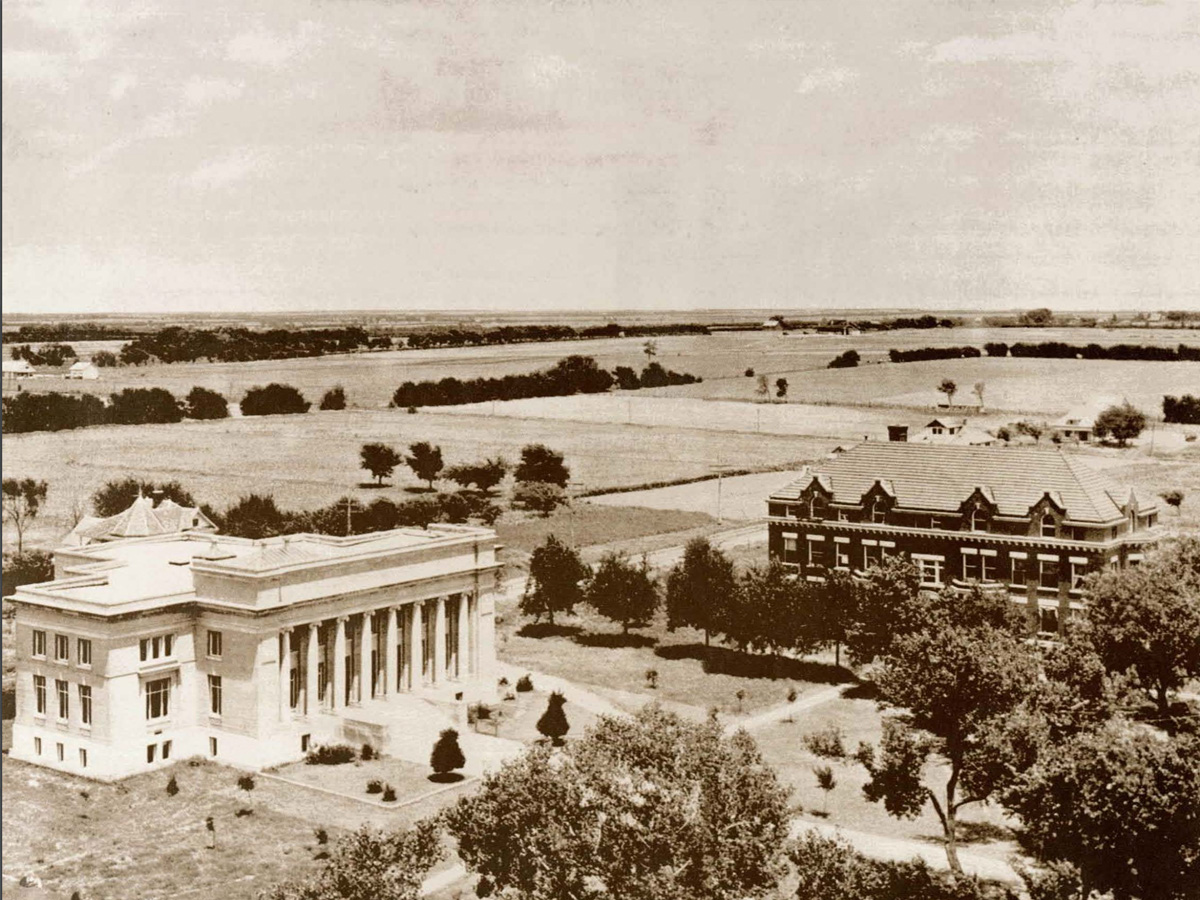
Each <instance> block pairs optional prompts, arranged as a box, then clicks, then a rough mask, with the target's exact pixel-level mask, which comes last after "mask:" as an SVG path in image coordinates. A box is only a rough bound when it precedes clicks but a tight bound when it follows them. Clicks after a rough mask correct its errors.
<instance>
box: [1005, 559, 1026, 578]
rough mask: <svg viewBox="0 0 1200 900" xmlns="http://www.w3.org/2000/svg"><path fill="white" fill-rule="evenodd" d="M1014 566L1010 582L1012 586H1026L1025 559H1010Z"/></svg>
mask: <svg viewBox="0 0 1200 900" xmlns="http://www.w3.org/2000/svg"><path fill="white" fill-rule="evenodd" d="M1009 562H1010V564H1011V566H1012V569H1011V573H1010V575H1009V579H1008V580H1009V581H1010V582H1011V583H1012V584H1025V577H1026V576H1025V557H1023V556H1021V557H1017V556H1013V557H1011V558H1010V559H1009Z"/></svg>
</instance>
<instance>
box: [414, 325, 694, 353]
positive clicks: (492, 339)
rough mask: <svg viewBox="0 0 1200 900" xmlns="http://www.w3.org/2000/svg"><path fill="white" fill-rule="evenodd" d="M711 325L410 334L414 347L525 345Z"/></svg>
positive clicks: (690, 329)
mask: <svg viewBox="0 0 1200 900" xmlns="http://www.w3.org/2000/svg"><path fill="white" fill-rule="evenodd" d="M709 333H710V331H709V326H707V325H699V324H695V323H691V324H679V325H618V324H616V323H615V322H610V323H609V324H607V325H592V326H588V327H586V328H573V327H571V326H570V325H504V326H501V327H499V328H489V329H487V330H486V331H478V330H475V329H464V328H438V329H433V330H430V331H419V332H412V333H409V334H406V335H405V336H404V339H405V341H406V345H407V347H408V348H409V349H410V350H427V349H431V348H435V347H473V346H484V345H488V344H524V343H532V342H538V341H576V340H595V339H598V338H618V337H629V338H638V337H662V336H664V335H672V334H709Z"/></svg>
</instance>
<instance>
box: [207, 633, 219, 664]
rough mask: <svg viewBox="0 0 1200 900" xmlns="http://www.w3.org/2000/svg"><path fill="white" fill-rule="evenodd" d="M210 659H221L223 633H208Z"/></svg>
mask: <svg viewBox="0 0 1200 900" xmlns="http://www.w3.org/2000/svg"><path fill="white" fill-rule="evenodd" d="M208 658H209V659H220V658H221V632H219V631H210V632H209V633H208Z"/></svg>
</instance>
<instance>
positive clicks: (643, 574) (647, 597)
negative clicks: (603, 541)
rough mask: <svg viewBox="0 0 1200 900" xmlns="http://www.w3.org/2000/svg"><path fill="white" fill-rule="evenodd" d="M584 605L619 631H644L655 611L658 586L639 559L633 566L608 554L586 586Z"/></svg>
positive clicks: (624, 557) (618, 555)
mask: <svg viewBox="0 0 1200 900" xmlns="http://www.w3.org/2000/svg"><path fill="white" fill-rule="evenodd" d="M586 597H587V600H586V602H587V604H588V605H589V606H591V607H592V608H593V609H595V610H596V612H598V613H600V615H602V616H604V618H606V619H611V620H612V621H614V622H620V623H621V631H622V632H623V633H625V634H628V633H629V629H630V628H645V627H646V626H647V625H649V624H650V622H651V620H652V619H653V618H654V613H655V611H656V610H657V609H658V604H659V595H658V583H657V582H656V581H655V579H654V575H653V574H652V573H651V571H650V563H649V562H647V561H646V558H645V557H643V558H642V562H641V564H640V565H634V564H633V563H632V562H630V561H629V557H628V556H627V555H626V554H624V553H617V552H609V553H606V554H605V555H604V558H603V559H601V560H600V565H599V566H597V567H596V571H595V574H593V575H592V578H591V580H590V581H589V582H588V588H587V595H586Z"/></svg>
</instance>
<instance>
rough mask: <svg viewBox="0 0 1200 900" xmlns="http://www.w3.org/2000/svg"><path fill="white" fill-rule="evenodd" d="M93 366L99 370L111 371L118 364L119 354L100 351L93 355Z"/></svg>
mask: <svg viewBox="0 0 1200 900" xmlns="http://www.w3.org/2000/svg"><path fill="white" fill-rule="evenodd" d="M92 364H93V365H95V366H96V368H98V369H111V368H113V367H115V366H116V364H117V354H115V353H113V352H112V351H111V350H98V351H97V352H95V353H93V354H92Z"/></svg>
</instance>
